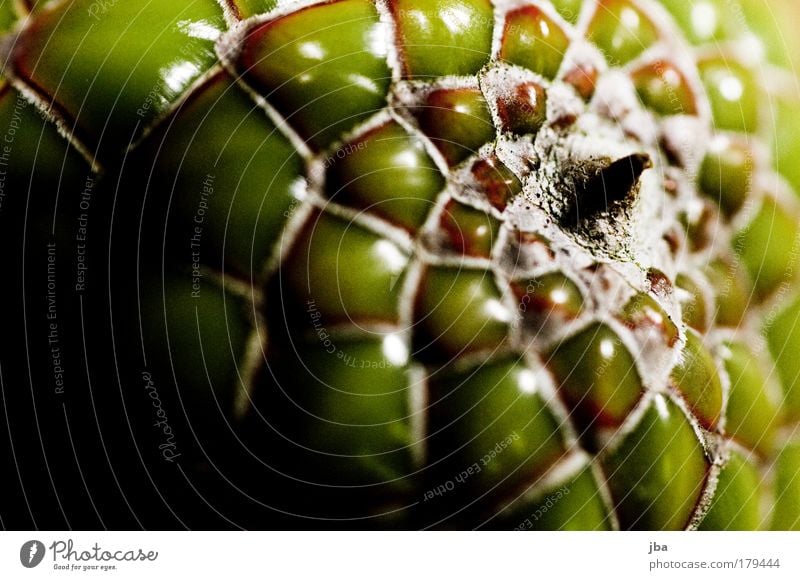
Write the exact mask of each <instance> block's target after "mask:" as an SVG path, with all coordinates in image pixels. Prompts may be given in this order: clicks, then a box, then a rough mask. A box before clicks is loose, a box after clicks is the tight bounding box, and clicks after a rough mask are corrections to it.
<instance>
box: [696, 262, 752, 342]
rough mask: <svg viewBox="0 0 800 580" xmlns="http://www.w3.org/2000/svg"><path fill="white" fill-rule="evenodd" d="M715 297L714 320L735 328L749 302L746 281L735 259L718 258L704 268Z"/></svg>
mask: <svg viewBox="0 0 800 580" xmlns="http://www.w3.org/2000/svg"><path fill="white" fill-rule="evenodd" d="M705 274H706V277H707V278H708V281H709V283H710V284H711V288H712V289H713V291H714V297H715V298H716V310H715V311H714V321H715V322H716V324H718V325H720V326H729V327H732V328H737V327H738V326H739V324H740V323H741V321H742V317H743V316H744V313H745V310H746V309H747V305H748V304H749V303H750V292H749V291H748V286H749V284H748V281H747V280H746V279H745V277H744V275H743V272H742V266H741V264H739V263H738V262H737V261H734V260H726V259H722V258H719V259H717V260H714V261H713V262H711V263H710V264H709V265H708V267H707V268H706V270H705Z"/></svg>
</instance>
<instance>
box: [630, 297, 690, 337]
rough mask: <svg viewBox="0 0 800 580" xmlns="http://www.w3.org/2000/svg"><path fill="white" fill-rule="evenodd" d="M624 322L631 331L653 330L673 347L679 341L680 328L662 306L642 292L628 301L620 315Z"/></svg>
mask: <svg viewBox="0 0 800 580" xmlns="http://www.w3.org/2000/svg"><path fill="white" fill-rule="evenodd" d="M619 318H620V319H621V320H622V322H623V323H624V324H625V326H627V327H628V328H630V329H631V330H638V329H640V328H653V329H655V330H656V331H657V332H658V333H659V334H660V335H661V337H662V338H663V341H664V343H665V344H666V345H667V346H669V347H672V346H674V345H675V343H676V342H677V341H678V327H677V326H676V325H675V323H674V322H673V321H672V319H671V318H670V316H669V314H667V313H666V312H665V311H664V309H663V308H662V307H661V305H660V304H659V303H658V302H656V300H655V299H654V298H653V297H652V296H650V295H649V294H645V293H643V292H640V293H638V294H636V295H635V296H634V297H633V298H631V299H630V300H628V302H627V304H625V306H624V307H623V308H622V311H621V312H620V314H619Z"/></svg>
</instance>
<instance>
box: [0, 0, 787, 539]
mask: <svg viewBox="0 0 800 580" xmlns="http://www.w3.org/2000/svg"><path fill="white" fill-rule="evenodd" d="M662 3H663V4H664V5H665V7H666V9H667V11H669V12H670V13H672V14H673V15H674V16H675V22H671V23H669V25H668V26H666V25H665V23H662V22H660V21H659V18H660V16H661V14H662V13H661V12H658V13H656V12H653V13H651V11H650V3H648V2H639V1H637V0H591V1H590V0H586V1H583V2H581V1H580V0H557V1H555V0H554V1H552V2H550V1H544V0H542V1H539V0H530V1H527V2H522V3H512V4H510V5H509V4H506V3H497V4H493V3H491V2H489V1H488V0H423V1H410V0H390V1H388V2H374V1H372V0H333V1H326V2H304V3H302V5H296V6H295V5H293V4H291V3H289V2H282V1H274V0H227V1H226V2H224V3H217V2H212V1H210V0H203V1H199V2H185V1H182V0H179V1H177V2H171V3H168V4H159V5H158V6H155V7H145V6H144V4H145V3H140V2H127V3H112V4H109V6H107V7H106V8H104V10H105V12H104V14H103V15H102V18H99V19H94V18H93V17H92V16H91V11H92V10H94V9H95V8H93V7H92V6H94V5H93V4H91V3H89V2H88V0H86V1H84V0H76V1H75V2H71V3H70V2H63V3H55V4H49V5H47V7H45V8H42V9H40V8H37V9H36V10H35V12H34V13H33V16H32V17H31V18H30V19H29V20H28V21H26V22H25V23H24V24H19V23H18V19H19V17H20V16H23V14H21V13H18V12H9V11H8V10H7V9H8V6H9V3H5V4H3V7H4V8H3V10H4V11H3V12H0V27H2V28H3V29H5V30H9V29H12V28H14V27H21V31H20V34H19V38H18V40H17V42H16V43H15V45H14V46H13V47H12V48H11V49H10V60H9V62H10V65H9V67H8V73H7V76H8V78H9V80H10V83H11V85H8V84H4V85H3V87H2V89H0V90H2V92H0V133H1V132H2V131H3V129H4V127H6V126H8V127H14V124H15V123H17V124H18V123H21V122H25V123H31V124H33V123H36V127H37V130H41V132H42V136H43V137H42V143H43V144H44V150H43V151H42V152H41V153H38V154H40V155H44V156H45V157H47V158H48V159H49V162H52V163H57V162H62V164H63V166H64V168H65V172H64V173H63V174H57V173H54V172H51V173H47V172H38V173H36V175H37V177H36V179H43V180H44V181H47V183H44V181H43V185H42V187H43V188H44V189H46V190H48V191H49V190H51V189H53V188H56V187H57V186H56V185H54V184H53V183H51V182H50V181H49V180H50V178H52V179H54V180H55V181H58V179H62V180H63V179H69V180H72V181H75V182H76V183H77V182H78V181H80V178H79V177H75V175H78V176H81V177H82V176H83V174H84V173H90V172H91V171H92V170H94V171H97V170H98V169H99V168H100V167H101V166H102V167H104V168H107V170H108V173H107V177H106V176H105V175H104V176H103V180H104V181H103V182H104V183H113V182H114V178H119V179H118V180H117V181H118V182H119V183H120V184H123V185H121V186H120V192H121V193H124V196H125V199H124V201H123V202H121V203H122V206H121V207H122V208H123V209H124V211H123V212H122V213H123V214H124V213H126V212H130V215H135V216H136V217H137V218H138V219H141V224H140V225H139V224H137V225H138V229H137V231H136V236H139V237H138V238H137V237H136V236H134V240H135V241H134V242H131V244H132V245H133V246H135V248H136V251H137V254H136V260H137V261H136V263H137V264H140V267H141V269H142V270H143V275H142V276H141V278H140V281H141V283H142V284H144V286H145V291H143V292H141V293H140V294H139V295H138V296H137V298H136V299H137V300H138V301H140V304H137V305H138V306H139V308H140V309H142V310H143V311H148V310H152V311H155V312H156V313H157V314H158V313H162V312H166V313H167V314H166V315H165V316H163V317H161V316H158V315H156V316H153V317H147V316H145V317H144V318H143V320H144V324H143V325H142V329H141V330H142V332H141V336H142V338H143V339H144V341H145V342H146V343H149V345H150V347H151V348H153V349H154V350H156V351H157V352H156V354H154V355H152V357H151V358H150V360H152V361H153V362H152V364H153V365H154V366H156V367H157V368H159V369H161V370H164V372H165V375H167V374H168V376H175V377H176V382H177V383H179V386H181V385H182V386H183V388H182V389H181V390H180V397H179V399H180V400H181V401H182V404H185V406H186V408H190V409H194V411H193V413H194V415H193V416H194V417H195V418H196V421H199V422H201V423H203V424H207V425H217V426H219V425H221V424H224V425H225V427H224V428H225V429H228V430H231V431H232V432H235V433H237V436H238V432H239V431H238V430H239V429H240V428H241V432H242V433H244V436H243V439H242V441H241V442H243V443H244V444H245V447H246V449H247V455H249V456H250V459H253V458H255V459H256V460H257V461H256V463H257V465H255V466H254V468H253V470H252V472H249V473H248V479H249V481H250V482H251V483H252V482H253V481H255V482H256V483H255V486H253V487H255V488H258V489H256V490H255V493H256V495H258V496H259V497H260V498H262V499H265V498H266V499H267V500H268V503H269V504H270V505H273V507H277V511H288V512H292V513H297V514H299V515H301V516H303V517H317V516H321V517H331V518H333V521H338V522H341V521H343V520H342V519H337V518H346V517H347V516H348V515H349V514H350V515H352V514H358V517H363V518H365V519H369V518H373V517H376V518H377V517H380V518H384V517H385V518H388V519H385V520H384V519H377V520H375V522H378V523H376V524H375V525H384V524H385V525H393V526H400V527H410V526H420V525H424V526H433V527H437V526H438V527H490V528H493V527H500V528H515V529H618V528H622V529H681V528H685V527H687V526H688V527H701V528H704V529H706V528H708V529H711V528H714V529H720V528H721V529H750V528H756V527H770V526H772V527H776V528H792V527H796V526H797V525H798V523H797V522H798V521H799V520H798V517H797V516H798V513H797V512H798V509H797V502H796V501H794V500H796V498H797V495H798V493H797V488H798V486H797V484H796V481H795V480H796V479H798V478H795V477H794V476H795V475H796V474H797V472H798V468H797V464H798V461H797V449H796V447H797V444H796V443H793V442H792V441H785V440H784V438H783V435H782V433H783V431H785V430H782V429H781V427H783V426H785V425H790V426H791V424H792V422H796V421H797V420H798V419H800V411H799V410H798V409H800V403H798V401H800V395H798V393H800V387H798V386H797V384H796V383H797V375H798V373H799V372H800V371H798V368H797V367H798V364H797V361H796V358H797V357H793V356H792V354H791V353H793V352H795V351H796V350H797V349H796V348H793V346H794V345H795V343H797V342H798V338H797V336H796V335H797V330H796V329H797V327H798V325H796V324H795V322H796V318H797V312H798V307H797V303H796V302H795V303H794V305H791V306H788V307H787V305H786V303H791V302H792V301H791V300H789V299H788V298H792V299H794V298H795V297H796V292H795V288H794V286H795V284H794V281H795V273H796V271H797V270H798V268H797V267H796V266H797V265H796V261H797V260H796V257H797V252H792V251H789V249H790V248H793V247H795V246H796V245H797V238H798V226H797V223H798V220H797V215H798V214H797V211H798V210H797V207H796V203H795V202H796V200H794V199H793V198H792V197H791V195H792V194H791V191H790V186H789V184H787V183H784V182H783V181H782V180H781V179H779V178H778V176H777V175H775V174H772V173H771V171H772V168H773V167H777V169H778V170H779V171H782V172H783V173H784V174H785V176H786V178H787V179H788V181H789V182H791V183H794V184H795V185H796V182H797V181H798V180H797V179H796V177H797V176H796V175H795V173H796V168H795V167H794V165H796V164H794V163H792V162H791V157H787V156H786V155H785V154H784V153H782V152H781V151H777V156H773V157H775V159H773V158H772V157H771V156H770V153H769V151H768V149H769V146H764V145H761V144H759V142H758V140H759V139H760V135H762V134H763V133H764V132H765V131H766V130H767V128H768V127H767V124H768V123H770V122H774V121H773V120H772V119H771V118H770V115H769V114H768V111H767V110H766V109H765V107H768V106H769V105H770V101H769V99H767V98H765V95H767V94H770V97H772V94H771V93H770V91H771V90H772V89H771V88H770V87H768V86H762V85H766V84H768V83H766V82H765V79H762V78H760V77H759V70H760V69H759V68H758V67H754V66H753V65H752V63H743V62H742V61H741V60H739V59H737V58H736V54H737V53H736V51H730V50H729V47H728V46H725V47H723V48H720V47H719V46H716V43H718V42H721V41H726V42H727V41H731V42H736V41H737V39H739V38H740V35H741V34H742V33H743V32H742V31H741V30H740V29H739V28H738V27H737V23H736V22H731V21H730V19H729V18H727V12H726V10H725V6H723V5H722V3H720V2H717V1H713V2H711V1H710V2H704V3H703V5H704V6H706V7H707V8H706V10H707V12H706V13H705V15H706V16H707V17H709V18H711V17H710V16H708V15H709V14H710V13H711V12H713V13H714V14H716V16H717V17H716V18H711V20H713V24H714V26H710V25H707V26H701V25H700V24H699V22H700V20H699V18H698V17H695V15H693V13H689V12H687V11H686V10H685V3H684V2H682V1H681V0H664V1H663V2H662ZM501 4H502V5H501ZM14 6H15V7H14V10H15V11H20V12H25V11H26V10H27V8H26V7H25V6H23V4H22V3H18V5H17V4H15V5H14ZM708 11H711V12H708ZM87 14H88V17H87ZM234 22H237V24H236V26H231V25H232V23H234ZM676 27H677V28H676ZM679 28H680V29H683V31H684V33H685V34H686V35H687V39H688V40H689V43H685V42H682V41H680V39H678V38H675V31H676V30H678V29H679ZM712 47H713V48H712ZM132 54H134V55H135V56H136V58H134V59H132V57H131V55H132ZM692 63H694V66H692ZM12 85H13V87H12ZM20 89H24V90H25V94H26V95H28V96H31V95H32V96H35V99H34V100H35V101H36V104H35V105H33V104H27V105H26V106H27V107H28V108H29V109H28V111H29V112H26V113H25V114H24V115H23V114H22V113H20V112H19V111H15V106H16V103H17V99H18V98H20V97H18V92H17V91H18V90H20ZM784 97H785V96H782V97H781V98H782V99H784V101H785V100H786V99H785V98H784ZM784 101H781V100H780V99H778V100H776V103H778V109H777V110H778V111H779V113H780V114H779V115H777V118H778V123H780V122H781V119H785V118H787V117H791V115H790V107H788V108H787V106H786V103H785V102H784ZM23 102H25V103H27V101H25V100H24V99H23ZM34 107H38V108H39V109H41V110H42V111H44V112H45V113H47V114H48V115H49V117H48V118H47V119H45V120H42V119H40V118H38V116H37V117H36V118H35V119H34V118H33V116H31V115H30V114H29V113H30V112H32V111H33V108H34ZM781 107H783V108H781ZM23 117H24V119H23ZM29 117H30V118H29ZM21 119H22V120H21ZM53 121H55V122H56V123H57V125H58V128H60V130H61V131H62V133H63V134H64V135H65V136H66V138H63V137H61V136H59V135H58V134H57V131H56V126H55V124H54V123H53ZM790 121H791V119H789V121H787V123H789V122H790ZM676 127H678V130H676V129H675V128H676ZM686 127H690V128H692V129H691V130H690V131H688V132H687V131H686V130H685V129H686ZM695 129H696V130H695ZM686 133H689V134H690V137H689V141H688V142H686V143H684V144H683V145H685V147H684V148H683V149H681V147H680V146H676V145H675V144H676V143H678V142H679V141H680V139H682V138H683V139H686V137H685V134H686ZM694 134H696V136H694ZM778 134H779V137H780V139H781V143H785V144H787V146H788V147H789V148H790V149H793V150H795V149H796V147H793V144H794V141H793V140H792V139H793V137H792V136H791V135H787V134H781V133H780V131H779V132H778ZM794 140H796V139H794ZM30 145H31V144H30V143H29V142H28V141H27V140H20V141H18V142H17V143H15V145H14V147H15V153H17V154H19V155H21V156H22V157H23V158H25V159H26V160H27V159H31V158H33V159H35V157H36V155H37V153H36V152H35V151H34V150H33V149H34V148H32V147H31V146H30ZM678 149H681V151H677V150H678ZM676 151H677V153H676ZM2 153H3V151H2V150H0V155H2ZM79 153H80V154H82V155H83V157H84V158H85V159H81V157H80V155H79ZM679 158H680V159H679ZM87 159H88V161H89V162H94V165H93V167H92V168H90V164H89V163H88V162H87ZM635 160H638V164H639V165H641V167H640V168H639V171H635V165H636V164H635V163H633V161H635ZM644 160H648V161H647V162H645V161H644ZM0 161H2V158H0ZM643 172H646V173H643ZM31 173H34V172H32V171H31ZM73 174H74V175H73ZM54 175H61V177H60V178H56V177H54ZM19 179H20V176H19V175H17V176H14V180H15V181H14V182H13V183H14V184H15V186H16V187H19ZM0 183H5V181H0ZM9 183H10V182H9ZM73 185H75V184H73ZM0 199H3V198H0ZM564 200H567V201H564ZM14 201H15V203H18V202H17V200H14ZM558 203H562V204H567V205H570V204H572V205H570V207H573V205H574V208H573V209H577V210H578V213H579V214H580V215H582V216H583V215H586V216H588V217H587V220H588V221H590V222H591V223H592V224H594V228H588V229H586V228H584V229H581V228H579V227H576V226H575V224H574V223H571V222H570V220H568V219H563V215H559V211H557V210H558V209H559V208H558V206H557V204H558ZM126 204H130V206H129V205H126ZM137 204H139V205H138V206H137ZM134 206H135V207H134ZM568 209H569V208H567V209H565V210H564V212H563V214H564V215H566V213H569V212H568V211H567V210H568ZM648 212H649V213H648ZM0 217H2V216H0ZM587 220H585V221H587ZM647 220H649V221H647ZM133 221H134V220H133V219H132V220H131V222H133ZM643 221H644V223H642V222H643ZM598 224H600V225H598ZM134 229H136V228H134ZM125 231H126V232H129V231H130V230H125ZM153 231H156V232H157V233H158V235H153V233H152V232H153ZM162 232H163V235H162ZM587 232H588V234H587ZM142 233H144V235H142ZM611 242H615V243H616V244H617V245H614V243H611ZM662 271H663V272H666V273H662ZM784 302H786V303H784ZM768 308H773V310H774V312H775V314H774V315H773V316H772V318H771V319H770V321H769V324H768V325H767V328H766V329H765V331H764V333H765V335H766V344H765V345H764V348H762V349H760V350H759V351H758V353H754V352H751V349H750V348H749V347H750V344H751V341H752V344H753V345H760V344H761V342H759V340H760V339H759V338H758V337H757V333H758V330H757V326H758V325H759V316H761V315H763V314H764V312H765V311H766V310H767V309H768ZM132 334H136V335H138V333H132ZM745 345H747V346H745ZM770 357H771V358H772V360H773V361H775V362H776V365H777V370H778V374H779V375H780V376H779V379H780V380H779V381H776V380H774V379H773V378H770V377H767V376H765V373H764V370H763V364H764V362H765V361H766V362H769V361H768V358H770ZM198 358H199V359H200V360H201V361H202V364H198ZM189 415H191V413H189ZM776 454H777V455H776ZM776 456H777V457H778V460H777V463H776V464H775V475H774V477H771V478H765V477H764V469H765V467H766V466H767V465H768V464H769V463H770V461H772V460H773V459H774V458H775V457H776ZM192 457H193V460H197V462H198V463H199V464H204V465H205V463H204V461H210V460H209V459H208V458H207V457H206V458H204V457H203V454H202V452H201V451H198V450H195V452H194V455H193V456H192ZM262 481H263V482H264V483H263V485H262ZM251 489H252V487H251ZM265 490H266V491H265ZM265 493H266V495H264V494H265ZM776 493H779V494H780V498H781V499H779V500H778V506H779V507H780V509H776V510H775V515H773V516H772V519H770V516H768V515H767V514H764V513H762V511H761V510H762V507H761V505H762V504H763V503H764V501H766V500H764V499H763V498H769V497H776V496H775V494H776ZM276 496H279V497H276ZM792 502H794V503H792ZM387 514H388V515H387Z"/></svg>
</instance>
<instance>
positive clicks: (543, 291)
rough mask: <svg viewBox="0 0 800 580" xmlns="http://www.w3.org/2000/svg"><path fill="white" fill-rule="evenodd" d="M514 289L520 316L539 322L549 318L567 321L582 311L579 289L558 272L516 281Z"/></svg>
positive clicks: (581, 296) (582, 302)
mask: <svg viewBox="0 0 800 580" xmlns="http://www.w3.org/2000/svg"><path fill="white" fill-rule="evenodd" d="M514 289H515V292H516V294H517V299H518V300H519V310H520V312H522V314H523V316H525V317H531V318H535V319H537V320H538V321H539V322H541V321H542V320H543V319H544V320H547V319H549V318H551V317H552V318H553V319H554V320H563V319H567V320H570V319H573V318H577V317H578V316H579V315H580V313H581V311H582V310H583V305H584V299H583V293H582V292H581V290H580V288H578V285H577V284H575V282H573V281H572V280H570V279H569V278H567V277H566V276H564V275H563V274H561V273H560V272H554V273H552V274H544V275H542V276H539V277H537V278H535V279H531V280H521V281H517V282H515V283H514Z"/></svg>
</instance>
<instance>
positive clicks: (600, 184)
mask: <svg viewBox="0 0 800 580" xmlns="http://www.w3.org/2000/svg"><path fill="white" fill-rule="evenodd" d="M652 165H653V164H652V161H651V160H650V156H649V155H647V154H646V153H634V154H633V155H628V156H627V157H622V158H621V159H617V160H615V161H612V160H610V159H601V160H592V161H584V162H582V163H581V164H580V165H576V166H575V167H574V168H573V169H572V170H571V171H570V173H571V174H572V175H570V179H569V181H570V182H571V185H572V188H573V191H572V192H571V193H570V195H568V196H566V198H567V207H566V211H565V213H564V215H563V216H562V218H563V222H564V225H570V226H577V225H579V224H580V223H582V222H585V221H586V220H590V219H592V218H593V217H595V216H597V215H598V214H601V213H614V211H615V210H616V209H621V210H624V209H626V208H627V207H628V206H629V205H630V204H631V203H632V202H633V201H634V200H635V199H636V196H637V194H638V192H639V178H640V177H641V175H642V173H643V172H644V170H645V169H648V168H650V167H652Z"/></svg>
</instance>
